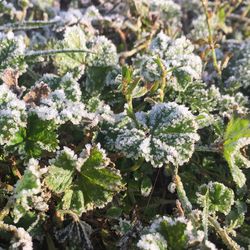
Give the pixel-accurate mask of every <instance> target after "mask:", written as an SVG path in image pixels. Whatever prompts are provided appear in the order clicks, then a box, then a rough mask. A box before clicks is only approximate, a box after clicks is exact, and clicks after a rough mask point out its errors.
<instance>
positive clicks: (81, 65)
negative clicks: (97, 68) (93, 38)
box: [55, 25, 87, 75]
mask: <svg viewBox="0 0 250 250" xmlns="http://www.w3.org/2000/svg"><path fill="white" fill-rule="evenodd" d="M62 48H64V49H79V50H87V47H86V34H85V33H84V31H83V30H82V29H81V27H80V26H77V25H76V26H72V27H67V28H66V31H65V34H64V40H63V42H62ZM55 61H56V64H57V66H58V68H59V71H60V73H62V74H66V73H67V72H69V71H70V72H74V73H75V75H81V74H83V72H84V69H85V64H86V53H85V52H80V53H64V54H59V55H57V56H56V59H55Z"/></svg>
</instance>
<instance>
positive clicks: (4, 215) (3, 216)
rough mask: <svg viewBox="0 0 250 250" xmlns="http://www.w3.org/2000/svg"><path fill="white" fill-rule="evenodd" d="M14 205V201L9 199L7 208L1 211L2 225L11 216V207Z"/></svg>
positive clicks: (0, 219)
mask: <svg viewBox="0 0 250 250" xmlns="http://www.w3.org/2000/svg"><path fill="white" fill-rule="evenodd" d="M12 204H13V200H12V199H9V200H8V202H7V204H6V205H5V207H4V208H3V209H2V210H1V211H0V223H1V221H2V220H4V218H5V217H6V216H7V215H8V214H9V211H10V207H11V206H12Z"/></svg>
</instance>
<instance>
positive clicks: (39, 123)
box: [24, 113, 58, 157]
mask: <svg viewBox="0 0 250 250" xmlns="http://www.w3.org/2000/svg"><path fill="white" fill-rule="evenodd" d="M57 127H58V126H57V125H56V124H55V122H54V121H53V120H41V119H39V118H38V116H37V115H36V114H34V113H32V114H30V115H29V117H28V124H27V130H26V138H25V145H24V150H25V152H26V153H27V154H28V155H29V156H30V157H40V156H41V155H42V153H43V151H48V152H54V151H55V150H56V149H57V147H58V139H57Z"/></svg>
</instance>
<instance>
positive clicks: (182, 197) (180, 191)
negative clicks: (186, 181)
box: [173, 174, 192, 214]
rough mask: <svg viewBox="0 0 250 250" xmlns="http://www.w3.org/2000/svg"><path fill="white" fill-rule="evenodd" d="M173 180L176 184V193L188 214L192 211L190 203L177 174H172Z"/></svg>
mask: <svg viewBox="0 0 250 250" xmlns="http://www.w3.org/2000/svg"><path fill="white" fill-rule="evenodd" d="M173 181H174V183H175V185H176V190H177V194H178V197H179V199H180V201H181V204H182V207H183V208H184V210H185V212H187V213H188V214H190V213H191V212H192V205H191V203H190V201H189V200H188V198H187V195H186V191H185V189H184V186H183V184H182V181H181V177H180V176H179V175H178V174H175V175H174V176H173Z"/></svg>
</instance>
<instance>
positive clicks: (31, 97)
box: [23, 82, 51, 105]
mask: <svg viewBox="0 0 250 250" xmlns="http://www.w3.org/2000/svg"><path fill="white" fill-rule="evenodd" d="M50 92H51V89H50V87H49V86H48V84H47V83H44V82H40V83H39V84H37V85H36V86H34V87H32V88H31V90H30V91H29V92H28V93H27V94H26V95H25V96H24V97H23V100H24V101H25V102H26V103H29V104H33V105H34V104H35V105H39V104H40V101H41V99H45V98H47V97H48V95H49V94H50Z"/></svg>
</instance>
